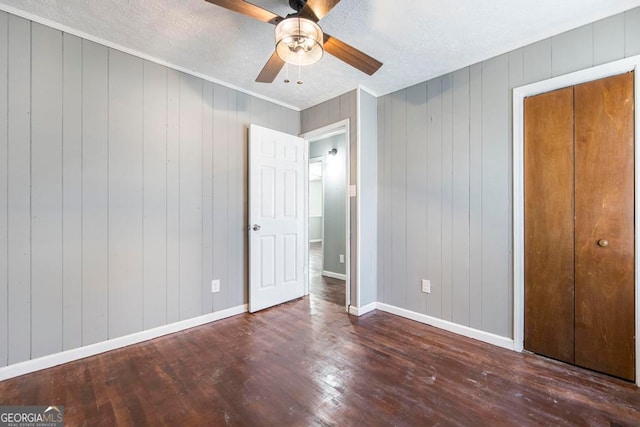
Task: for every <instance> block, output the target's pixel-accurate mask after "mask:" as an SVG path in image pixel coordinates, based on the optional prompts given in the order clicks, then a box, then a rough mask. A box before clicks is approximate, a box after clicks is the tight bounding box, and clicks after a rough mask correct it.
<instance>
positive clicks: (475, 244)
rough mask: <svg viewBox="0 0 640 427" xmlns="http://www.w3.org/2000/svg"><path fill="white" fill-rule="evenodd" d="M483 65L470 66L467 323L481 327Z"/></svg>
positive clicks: (474, 326) (473, 326) (477, 327)
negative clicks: (468, 302) (468, 304)
mask: <svg viewBox="0 0 640 427" xmlns="http://www.w3.org/2000/svg"><path fill="white" fill-rule="evenodd" d="M482 71H483V70H482V64H476V65H472V66H471V67H470V68H469V248H470V249H469V301H470V302H471V305H470V307H469V326H471V327H472V328H476V329H482V303H481V302H482V256H483V254H482V237H483V236H482V203H483V200H482V169H483V165H482V116H483V111H482V95H483V93H482Z"/></svg>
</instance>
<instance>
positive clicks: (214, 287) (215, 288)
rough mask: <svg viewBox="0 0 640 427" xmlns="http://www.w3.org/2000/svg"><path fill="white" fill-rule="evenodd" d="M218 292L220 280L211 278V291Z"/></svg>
mask: <svg viewBox="0 0 640 427" xmlns="http://www.w3.org/2000/svg"><path fill="white" fill-rule="evenodd" d="M216 292H220V280H218V279H216V280H212V281H211V293H212V294H213V293H216Z"/></svg>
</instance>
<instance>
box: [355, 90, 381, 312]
mask: <svg viewBox="0 0 640 427" xmlns="http://www.w3.org/2000/svg"><path fill="white" fill-rule="evenodd" d="M359 92H360V93H359V100H360V106H359V110H360V113H359V127H360V129H359V131H358V132H359V134H360V147H359V148H358V151H359V153H360V165H359V168H360V172H359V177H358V182H359V183H360V194H359V197H360V199H359V200H360V207H359V208H360V209H361V210H360V212H361V215H360V229H359V233H358V236H359V238H360V256H359V259H360V269H359V277H360V303H359V305H360V306H366V305H367V304H370V303H372V302H375V301H377V299H376V288H377V283H378V281H377V271H376V270H377V262H376V256H377V248H378V239H377V237H378V235H377V223H378V201H377V195H378V194H377V193H378V191H377V189H378V133H377V132H378V123H377V122H378V111H377V108H378V107H377V101H376V98H375V97H373V96H371V95H369V94H368V93H366V92H364V91H362V90H361V91H359Z"/></svg>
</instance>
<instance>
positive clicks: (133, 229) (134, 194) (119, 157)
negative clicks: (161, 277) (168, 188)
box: [109, 49, 143, 338]
mask: <svg viewBox="0 0 640 427" xmlns="http://www.w3.org/2000/svg"><path fill="white" fill-rule="evenodd" d="M142 82H143V61H142V60H141V59H139V58H136V57H134V56H131V55H128V54H125V53H121V52H119V51H117V50H113V49H110V50H109V338H115V337H119V336H123V335H127V334H130V333H133V332H138V331H140V330H142V325H143V320H142V310H140V307H142V297H143V288H142V264H143V262H142V260H143V253H142V246H143V245H142V208H143V192H142V183H143V174H142V156H143V144H142V142H143V83H142Z"/></svg>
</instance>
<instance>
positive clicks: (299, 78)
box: [296, 64, 303, 85]
mask: <svg viewBox="0 0 640 427" xmlns="http://www.w3.org/2000/svg"><path fill="white" fill-rule="evenodd" d="M296 83H298V84H299V85H301V84H302V83H303V82H302V66H301V65H300V64H298V81H297V82H296Z"/></svg>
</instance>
